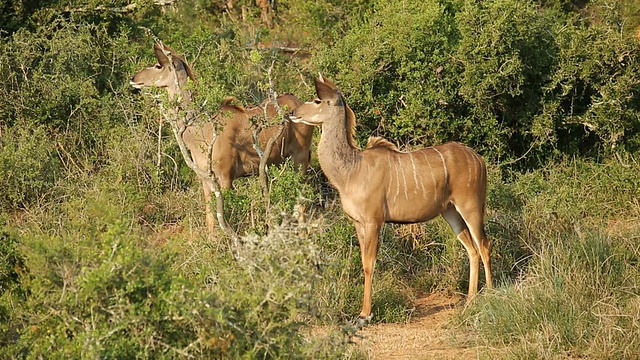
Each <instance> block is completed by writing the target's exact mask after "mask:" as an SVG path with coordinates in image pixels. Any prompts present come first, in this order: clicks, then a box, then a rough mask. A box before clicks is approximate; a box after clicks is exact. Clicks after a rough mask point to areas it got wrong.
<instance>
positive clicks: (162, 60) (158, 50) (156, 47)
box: [153, 43, 171, 67]
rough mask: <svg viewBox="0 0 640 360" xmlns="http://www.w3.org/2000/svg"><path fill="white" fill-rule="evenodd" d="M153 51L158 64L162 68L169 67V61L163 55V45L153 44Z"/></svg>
mask: <svg viewBox="0 0 640 360" xmlns="http://www.w3.org/2000/svg"><path fill="white" fill-rule="evenodd" d="M153 51H154V52H155V53H156V59H158V63H159V64H160V65H162V66H163V67H167V66H171V61H170V60H169V58H168V57H167V54H165V53H164V52H165V49H164V45H163V44H161V43H155V44H153Z"/></svg>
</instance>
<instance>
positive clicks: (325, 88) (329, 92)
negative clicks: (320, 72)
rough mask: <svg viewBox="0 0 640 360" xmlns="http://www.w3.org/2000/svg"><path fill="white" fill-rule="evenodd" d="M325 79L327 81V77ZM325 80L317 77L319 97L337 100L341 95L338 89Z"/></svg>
mask: <svg viewBox="0 0 640 360" xmlns="http://www.w3.org/2000/svg"><path fill="white" fill-rule="evenodd" d="M324 80H325V81H326V79H324ZM325 81H323V79H322V78H318V79H315V83H316V94H318V98H319V99H321V100H337V99H338V97H339V94H338V90H336V89H335V88H333V87H331V86H330V85H327V84H326V83H325ZM334 86H335V85H334Z"/></svg>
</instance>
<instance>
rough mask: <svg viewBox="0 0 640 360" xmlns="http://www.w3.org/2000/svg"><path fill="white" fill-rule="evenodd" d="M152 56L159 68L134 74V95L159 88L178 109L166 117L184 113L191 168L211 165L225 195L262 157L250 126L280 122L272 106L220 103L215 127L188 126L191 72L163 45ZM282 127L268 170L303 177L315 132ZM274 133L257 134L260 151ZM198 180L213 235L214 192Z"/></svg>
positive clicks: (285, 105) (286, 102)
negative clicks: (257, 120)
mask: <svg viewBox="0 0 640 360" xmlns="http://www.w3.org/2000/svg"><path fill="white" fill-rule="evenodd" d="M154 52H155V56H156V59H157V60H158V62H157V63H156V64H155V65H153V66H150V67H146V68H144V69H142V70H141V71H139V72H138V73H136V74H135V75H134V76H133V77H132V78H131V81H130V84H131V85H132V86H133V87H134V88H138V89H140V88H144V87H158V88H163V89H165V90H166V91H167V93H168V95H169V99H170V100H171V101H172V102H174V103H175V104H178V105H177V106H178V107H180V108H179V109H178V108H173V109H170V110H169V111H170V112H172V113H173V114H179V110H183V111H185V114H186V116H182V117H180V116H179V117H178V119H177V123H178V128H182V127H185V130H184V132H183V133H182V139H183V141H184V143H185V146H186V147H187V149H188V150H189V152H190V153H191V157H192V159H193V161H194V163H195V164H196V165H197V166H198V167H199V168H200V169H201V170H202V171H204V172H207V173H208V171H209V169H208V166H209V164H211V167H212V170H213V173H214V174H215V176H216V178H217V179H218V181H219V183H220V187H221V188H223V189H230V188H231V187H232V184H233V181H234V180H235V179H237V178H239V177H242V176H246V175H250V174H254V173H256V172H257V171H258V167H259V164H260V156H259V155H258V153H257V152H256V150H255V148H254V138H253V134H254V132H255V126H253V125H252V122H251V118H252V117H255V116H266V117H267V118H269V119H274V118H276V117H277V116H278V111H277V108H276V106H275V105H274V104H272V103H271V102H269V101H265V102H263V103H262V104H261V105H260V106H255V107H252V108H248V109H245V108H244V107H242V106H239V105H234V104H233V102H234V98H232V97H228V98H225V99H224V100H223V101H222V104H221V107H220V111H219V113H217V114H216V115H215V116H214V118H213V121H207V122H204V123H201V122H198V121H193V122H192V121H191V120H192V118H191V117H193V116H194V115H193V114H194V111H192V110H190V106H189V105H190V103H191V93H190V92H189V91H188V90H187V89H186V85H187V81H188V79H192V80H193V81H195V76H194V73H193V70H192V69H191V67H190V66H189V65H188V64H187V62H186V61H185V60H184V59H183V58H182V57H181V56H180V55H178V54H177V53H176V52H175V51H174V50H173V49H171V48H170V47H168V46H166V45H164V44H162V43H156V44H154ZM277 103H278V106H279V107H280V108H282V109H286V110H288V111H291V110H294V109H295V108H296V107H298V106H299V105H301V104H302V102H301V101H300V100H299V99H298V98H296V97H295V96H293V95H290V94H285V95H281V96H279V97H278V98H277ZM283 126H284V131H283V132H282V135H281V136H280V137H279V138H278V139H276V141H275V143H274V146H273V149H272V151H271V154H270V156H269V158H268V161H267V164H268V165H271V164H279V163H282V162H284V161H285V159H287V158H291V159H292V161H293V163H294V165H295V167H296V168H297V169H299V170H300V171H302V172H304V171H306V170H307V167H308V165H309V160H310V157H311V141H312V137H313V127H312V126H308V125H304V124H293V123H291V122H285V123H284V124H283ZM216 129H218V130H219V134H218V136H217V138H216V140H215V142H214V143H213V147H212V148H211V144H212V140H213V139H214V130H216ZM278 129H279V126H278V125H275V126H271V127H267V128H265V129H263V130H262V131H260V133H259V134H258V142H259V145H260V148H261V149H264V146H265V145H266V143H267V142H268V140H269V139H270V138H271V137H272V136H274V135H275V134H277V132H278ZM210 149H211V151H210ZM209 153H211V158H210V159H209ZM201 180H202V188H203V191H204V197H205V201H206V207H205V209H206V216H207V218H206V219H207V226H208V227H209V229H210V230H213V228H214V216H213V213H212V210H211V206H210V205H211V191H212V187H211V185H210V181H209V180H208V179H205V178H202V179H201Z"/></svg>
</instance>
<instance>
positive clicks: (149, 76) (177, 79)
mask: <svg viewBox="0 0 640 360" xmlns="http://www.w3.org/2000/svg"><path fill="white" fill-rule="evenodd" d="M153 49H154V51H155V54H156V59H158V62H157V63H156V64H155V65H154V66H150V67H147V68H144V69H142V70H141V71H140V72H138V73H137V74H135V75H134V76H133V77H132V78H131V81H130V82H129V83H130V84H131V86H133V87H134V88H136V89H142V88H144V87H152V86H155V87H158V88H165V89H166V90H167V92H168V93H169V96H170V97H172V98H173V97H174V96H177V95H183V94H184V90H183V88H184V86H185V85H186V84H187V78H191V80H193V81H195V77H194V75H193V71H192V70H191V67H190V66H189V65H188V64H187V62H186V61H184V59H183V58H182V57H180V55H178V54H177V53H176V52H175V51H174V50H173V49H172V48H170V47H169V46H167V45H164V44H163V43H161V42H158V43H155V44H154V45H153Z"/></svg>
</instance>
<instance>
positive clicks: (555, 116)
mask: <svg viewBox="0 0 640 360" xmlns="http://www.w3.org/2000/svg"><path fill="white" fill-rule="evenodd" d="M609 5H611V6H609ZM598 6H600V2H597V3H596V4H594V5H593V8H594V9H596V10H595V11H594V13H597V14H605V13H606V16H604V15H603V16H602V17H598V18H597V19H594V20H593V21H592V22H589V20H588V19H584V18H581V17H579V16H578V15H575V14H567V13H562V12H558V11H553V10H545V9H539V8H538V7H537V6H536V5H535V4H534V3H533V2H522V1H513V0H496V1H483V2H465V3H464V4H461V3H460V2H456V1H427V2H415V3H406V2H393V1H392V2H381V3H377V5H376V8H375V9H376V11H374V12H372V13H371V14H370V16H368V17H367V18H366V19H365V20H364V21H363V22H362V23H361V24H358V25H356V26H354V27H353V28H352V29H350V30H349V31H347V33H346V35H345V36H344V37H343V38H342V39H339V40H338V41H337V42H335V43H331V44H327V45H324V46H322V47H320V48H319V50H318V51H317V52H316V60H315V62H316V64H317V67H318V68H319V69H320V70H321V71H322V72H324V73H325V75H328V76H329V77H330V78H334V80H335V82H336V83H337V84H338V87H339V88H340V89H341V90H342V91H343V92H344V93H345V95H346V97H347V101H348V102H349V104H350V105H351V106H352V108H353V109H354V111H355V113H356V115H357V116H358V118H359V120H360V125H361V126H362V127H363V128H364V129H363V131H362V132H361V136H362V137H365V136H368V135H370V134H372V132H373V133H376V134H382V135H386V136H389V137H391V138H392V139H394V140H396V141H398V142H399V143H400V144H401V145H406V146H407V147H412V146H418V145H426V144H433V143H441V142H444V141H448V140H458V141H463V142H466V143H468V144H470V145H471V146H473V147H475V148H477V149H479V150H480V152H481V153H482V154H484V155H485V156H486V157H487V158H488V159H489V160H490V161H503V162H504V161H515V160H516V159H518V160H520V162H519V164H518V166H517V167H519V168H521V169H522V168H527V167H531V166H535V167H539V166H542V165H543V164H544V163H545V161H546V160H547V159H549V158H553V157H555V156H556V155H557V154H558V153H568V154H583V155H590V156H603V155H606V154H611V153H612V152H615V151H617V149H619V148H620V147H624V148H625V149H635V148H636V143H637V141H638V140H637V138H638V129H639V127H638V124H639V122H638V114H637V113H638V112H637V109H638V103H639V101H640V99H639V98H638V96H637V89H638V86H640V78H639V77H638V76H637V74H638V61H637V56H636V54H637V52H636V51H634V50H633V49H636V48H637V46H638V40H637V38H636V37H634V36H631V35H630V34H629V33H625V32H623V31H621V27H620V24H621V15H620V11H619V7H617V5H615V6H614V5H613V4H611V3H610V2H606V1H603V2H602V7H603V10H598V9H599V8H598ZM605 7H606V8H608V9H609V8H612V9H613V10H614V11H613V12H611V11H606V12H605V11H604V8H605ZM496 14H501V15H500V16H496ZM596 16H597V15H594V18H595V17H596ZM596 39H597V40H596ZM587 43H588V44H592V45H593V46H584V45H585V44H587ZM622 94H626V95H624V96H620V95H622Z"/></svg>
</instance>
